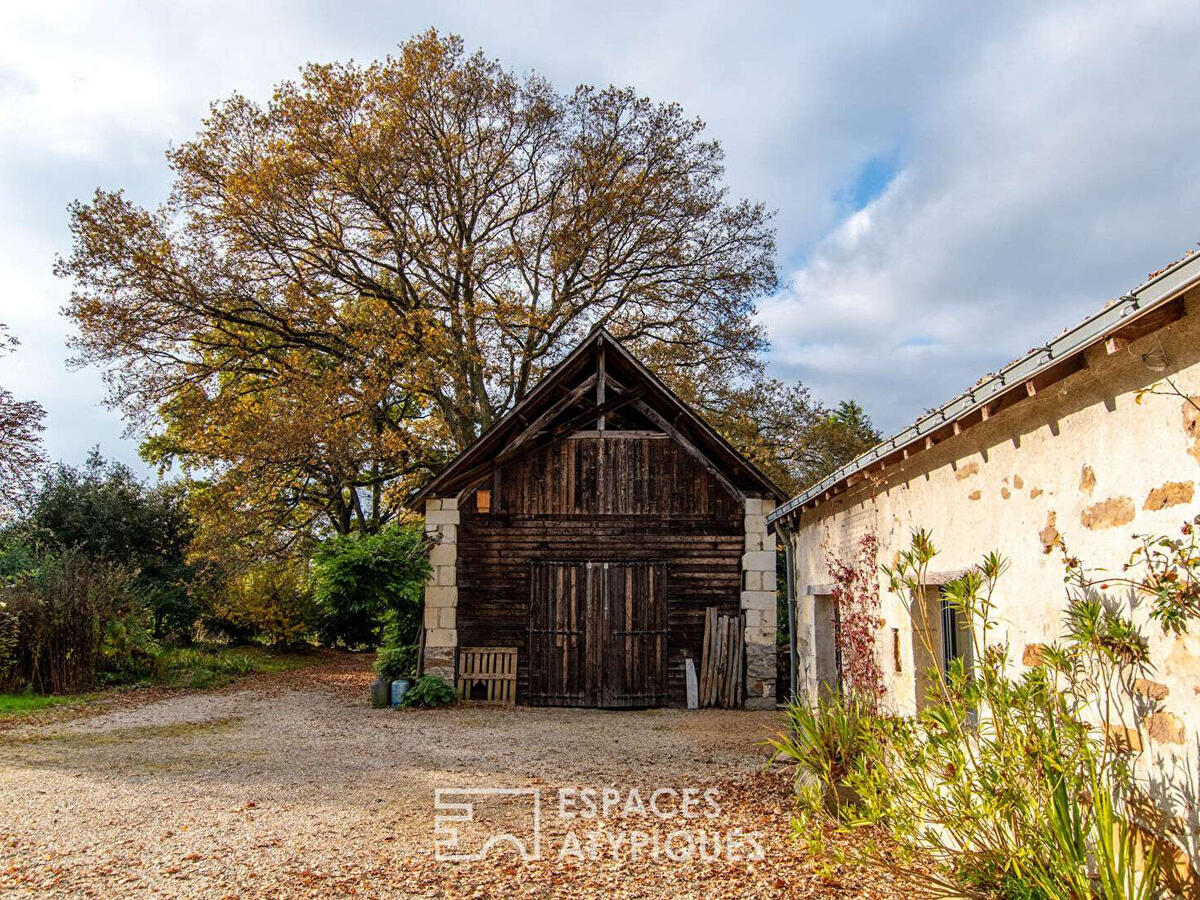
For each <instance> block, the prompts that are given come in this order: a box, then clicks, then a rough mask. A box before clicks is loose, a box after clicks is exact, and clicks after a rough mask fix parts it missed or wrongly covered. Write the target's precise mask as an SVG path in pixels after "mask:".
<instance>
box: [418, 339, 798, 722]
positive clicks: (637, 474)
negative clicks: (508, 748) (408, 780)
mask: <svg viewBox="0 0 1200 900" xmlns="http://www.w3.org/2000/svg"><path fill="white" fill-rule="evenodd" d="M480 491H482V492H484V493H482V494H481V493H479V492H480ZM751 497H759V498H772V499H781V498H782V497H783V494H782V492H780V491H779V489H778V488H776V487H775V486H774V485H773V484H771V482H770V481H769V479H767V478H766V477H765V476H764V475H762V473H761V472H759V471H758V470H757V469H755V468H754V467H753V466H752V465H751V464H750V463H748V462H747V461H746V460H745V459H744V458H743V457H741V456H740V455H739V454H738V453H737V452H736V451H735V450H733V448H732V447H730V446H729V445H728V444H727V443H726V442H725V441H724V440H723V439H722V438H720V437H719V436H718V435H717V434H716V433H715V432H713V431H712V430H711V429H710V428H708V426H707V425H705V424H704V422H703V421H702V420H701V419H700V418H699V417H698V416H696V415H695V414H694V413H693V412H692V411H691V410H689V409H688V407H687V406H686V405H685V404H684V403H683V402H682V401H681V400H679V398H678V397H676V396H675V395H674V394H673V393H671V392H670V390H669V389H668V388H667V387H666V386H665V385H663V384H662V382H661V381H659V380H658V379H657V378H656V377H655V376H654V375H653V373H651V372H650V371H649V370H648V369H646V367H645V366H643V365H642V364H641V363H640V362H638V361H637V360H636V359H635V358H634V357H633V356H632V355H631V354H630V353H629V352H628V351H627V350H626V349H625V348H624V347H623V346H622V345H621V344H620V342H618V341H616V340H615V339H614V338H613V337H612V336H611V335H609V334H608V333H607V332H604V331H602V330H601V331H596V332H593V333H592V334H591V335H589V337H588V338H587V339H586V340H585V341H584V342H583V343H582V344H581V345H580V346H579V347H577V348H576V349H575V350H574V351H572V353H571V354H569V355H568V356H567V358H566V359H565V360H564V361H563V362H561V363H560V364H559V365H558V366H557V367H556V368H555V369H554V370H553V371H552V372H551V373H550V374H549V375H548V376H547V377H546V378H544V379H543V380H542V381H541V382H539V384H538V385H537V386H536V387H535V388H534V389H533V390H532V391H531V392H530V393H529V394H528V395H527V396H526V397H525V398H524V399H523V400H522V401H521V402H520V403H519V404H518V405H517V406H516V407H515V408H514V409H513V410H511V411H510V412H509V413H508V414H506V415H505V416H504V417H503V418H501V420H500V421H499V422H497V423H496V424H495V425H493V426H492V428H491V429H489V430H488V431H487V432H486V433H485V434H484V435H483V436H481V437H480V438H479V439H478V440H477V441H475V443H474V444H472V445H471V446H470V447H468V448H467V449H466V450H465V451H463V453H461V454H459V456H458V457H456V458H455V459H454V460H453V461H452V462H451V463H450V464H449V465H448V466H447V467H446V468H445V469H444V470H443V471H442V472H441V473H439V474H438V476H437V477H436V478H435V479H434V481H433V482H432V483H431V484H430V485H429V486H428V487H427V488H426V489H425V490H424V491H422V492H421V493H420V494H418V495H417V497H416V502H418V503H421V502H424V500H425V499H430V500H432V499H436V498H447V499H449V498H453V500H454V501H455V502H454V503H453V504H452V505H451V506H449V507H448V508H442V507H439V506H435V507H433V508H434V509H437V510H439V512H438V515H439V518H438V520H436V521H437V522H438V524H437V525H436V526H435V528H436V529H441V530H440V531H439V532H438V533H439V537H440V539H441V540H442V542H443V543H449V542H453V545H454V546H453V550H452V552H453V556H452V557H451V554H450V553H448V552H447V551H445V550H442V551H441V553H440V555H441V556H442V558H443V559H446V558H452V559H453V565H454V568H453V570H452V571H447V570H446V569H445V568H443V569H442V571H441V572H440V573H439V575H438V577H439V578H440V579H441V580H439V581H438V582H437V585H438V586H437V588H436V590H437V594H436V595H435V596H437V597H438V599H439V603H441V604H442V607H443V608H445V607H446V606H448V605H452V615H447V614H446V613H439V617H438V626H439V627H438V628H437V629H436V634H435V637H436V641H437V643H436V646H437V647H438V648H444V647H446V646H447V645H450V644H453V645H456V646H457V647H458V648H459V650H458V657H457V665H458V674H459V676H460V678H459V684H460V688H459V690H460V693H461V692H463V691H464V690H465V691H466V693H467V695H469V694H470V693H471V688H470V686H469V685H470V682H471V680H472V679H474V682H475V691H476V693H479V692H480V690H481V689H480V687H479V686H480V685H481V684H483V683H485V681H486V679H484V678H483V677H482V673H483V669H482V668H481V666H482V667H485V668H486V667H488V666H492V665H508V664H509V662H510V661H511V660H512V659H513V658H514V657H515V673H514V674H515V680H513V681H512V682H511V683H512V684H513V685H514V686H515V699H516V702H517V703H528V704H535V705H564V706H606V707H647V706H663V705H671V706H685V705H686V703H687V684H686V675H685V666H684V660H685V659H689V658H690V659H692V660H698V659H701V657H702V655H704V656H705V658H706V659H707V658H708V656H709V655H711V656H712V657H713V658H714V659H715V657H716V655H718V654H719V655H720V656H721V658H722V659H723V660H725V661H726V664H725V665H724V667H723V668H722V670H721V673H720V677H721V679H723V681H722V680H719V679H718V677H717V675H716V673H710V672H709V669H710V666H708V665H706V664H705V663H704V662H703V661H701V666H700V670H701V673H702V674H703V676H704V682H703V684H702V685H701V686H700V687H701V700H702V702H708V703H712V702H717V697H718V695H719V696H720V697H722V698H724V700H723V702H725V703H733V702H735V701H736V698H737V697H738V696H740V694H741V692H742V690H743V685H744V679H743V678H742V675H741V673H740V672H734V671H733V667H735V666H738V665H741V664H742V663H741V661H742V660H743V659H744V657H743V655H742V654H741V653H740V648H734V647H732V644H733V643H740V642H741V641H742V640H743V633H744V632H743V629H742V628H741V626H740V624H735V625H734V626H733V627H731V623H740V622H741V604H742V601H743V599H744V598H743V597H742V593H741V592H742V566H743V555H744V554H746V553H747V546H748V544H747V537H746V535H747V526H746V516H747V509H748V507H747V503H746V501H747V499H748V498H751ZM477 500H478V502H477ZM447 509H449V510H452V511H450V512H447V511H446V510H447ZM753 549H754V550H755V551H759V552H761V549H762V548H761V545H757V546H755V547H754V548H753ZM448 598H452V599H448ZM708 610H711V613H709V612H706V611H708ZM447 612H449V611H447ZM718 627H720V628H721V629H723V630H722V631H721V638H722V640H721V643H720V644H718V643H717V634H716V631H717V629H718ZM497 647H502V648H511V649H512V650H513V651H514V654H513V655H512V656H507V655H501V656H500V657H495V656H488V655H487V654H483V655H481V654H480V653H479V652H478V651H479V650H480V648H497ZM437 652H444V651H440V650H439V651H437ZM439 660H444V657H439ZM439 665H443V666H444V662H439ZM487 683H489V684H490V683H491V682H487ZM498 683H499V682H498ZM504 683H509V682H504ZM497 690H504V688H497Z"/></svg>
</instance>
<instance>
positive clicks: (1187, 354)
mask: <svg viewBox="0 0 1200 900" xmlns="http://www.w3.org/2000/svg"><path fill="white" fill-rule="evenodd" d="M1198 306H1200V302H1198V300H1197V299H1196V298H1189V300H1188V303H1187V309H1188V314H1187V315H1186V316H1185V317H1184V318H1182V319H1180V320H1178V321H1177V322H1175V323H1173V324H1172V325H1169V326H1167V327H1166V328H1164V329H1161V330H1159V331H1157V332H1155V333H1153V334H1151V335H1148V336H1146V337H1144V338H1142V339H1140V340H1138V341H1135V342H1133V343H1132V344H1130V345H1129V346H1128V347H1127V348H1125V349H1123V350H1120V351H1118V352H1117V353H1115V354H1113V355H1108V354H1107V353H1106V352H1105V348H1104V347H1103V346H1101V347H1097V348H1095V349H1094V350H1092V351H1091V352H1089V355H1088V367H1087V368H1086V369H1084V370H1083V371H1080V372H1078V373H1076V374H1074V375H1071V376H1070V377H1068V378H1067V379H1065V380H1063V381H1061V382H1059V383H1058V384H1055V385H1052V386H1050V387H1048V388H1046V389H1045V390H1043V391H1041V392H1039V393H1038V394H1037V395H1036V396H1034V397H1029V398H1027V399H1023V400H1021V401H1020V402H1019V403H1017V404H1016V405H1014V406H1012V407H1010V408H1008V409H1005V410H1002V411H1000V412H999V413H997V414H996V415H995V416H993V417H992V418H990V419H989V420H988V421H986V422H983V423H980V424H976V425H973V426H971V427H970V428H968V429H965V430H964V431H963V432H962V433H961V434H959V435H958V436H955V437H952V438H949V439H947V440H946V441H944V442H942V443H940V444H938V445H936V446H934V447H933V448H931V449H929V450H925V451H923V452H921V453H918V454H916V455H914V456H913V457H911V458H910V459H908V460H906V461H904V462H902V463H900V464H898V465H897V466H895V467H891V468H888V469H887V470H886V471H885V474H883V475H882V476H880V475H875V476H873V477H874V478H875V479H877V481H875V482H870V481H866V482H863V483H860V484H858V485H855V486H854V487H852V488H850V489H848V490H847V491H846V492H845V493H844V494H840V495H838V496H835V497H834V498H832V499H831V500H829V501H827V502H824V503H821V504H818V505H817V506H816V507H815V509H811V510H808V511H806V512H805V513H804V514H803V515H802V516H801V517H800V519H799V520H798V522H796V523H795V528H796V537H795V541H794V546H795V551H796V552H795V566H796V572H795V577H796V590H797V595H798V597H799V602H798V604H797V605H798V608H799V610H800V612H801V616H802V619H806V621H802V622H801V623H800V628H799V629H798V637H799V638H800V641H801V643H802V644H805V645H806V646H805V649H804V652H805V654H806V656H807V657H808V658H807V659H806V660H804V661H803V662H802V665H801V671H802V672H804V671H805V670H806V668H807V669H808V670H809V671H811V668H812V659H813V656H814V651H813V648H812V644H811V642H812V621H811V610H812V607H813V603H812V594H814V593H817V592H818V591H814V587H819V586H823V585H827V584H828V582H830V580H831V578H830V576H829V572H828V569H827V567H826V561H825V560H826V553H825V547H830V548H832V549H833V550H834V552H836V553H838V554H840V555H841V556H843V557H849V556H850V554H851V552H852V549H853V545H854V543H855V541H856V540H858V539H859V538H860V537H861V536H862V535H863V534H865V533H868V532H871V531H873V532H874V533H875V534H876V535H877V536H878V538H879V543H880V548H879V562H880V563H881V564H883V563H887V564H890V563H892V562H893V561H894V559H895V556H896V554H897V553H898V552H899V551H900V550H902V549H904V548H905V547H906V546H907V545H908V542H909V537H910V534H911V532H912V530H913V529H914V528H918V527H923V528H927V529H930V530H931V531H932V533H933V539H934V542H935V544H936V546H937V547H938V548H939V550H940V551H941V552H940V553H939V555H938V557H937V559H936V560H935V562H934V565H933V567H932V568H933V569H934V570H940V571H951V570H957V569H963V568H966V567H969V566H971V565H973V564H974V563H976V562H977V561H978V560H979V558H980V557H981V556H982V555H983V554H984V553H986V552H988V551H990V550H998V551H1000V552H1001V553H1003V554H1004V555H1005V556H1006V557H1008V559H1009V560H1010V561H1011V564H1012V565H1011V569H1010V570H1009V571H1008V573H1007V574H1006V575H1005V576H1004V577H1003V579H1002V581H1001V583H1000V586H999V591H998V593H997V601H998V609H999V615H1000V619H1001V622H1002V625H1003V628H1004V630H1005V631H1006V633H1007V637H1008V639H1009V641H1010V644H1011V651H1012V656H1013V657H1014V658H1015V660H1016V662H1017V664H1018V665H1020V664H1021V663H1020V660H1021V657H1022V655H1023V652H1024V648H1025V647H1026V646H1027V645H1030V644H1040V643H1044V642H1048V641H1050V640H1053V639H1054V638H1055V637H1056V636H1058V635H1059V634H1060V631H1061V614H1062V608H1063V598H1064V586H1063V573H1064V569H1063V564H1062V554H1061V553H1059V552H1057V550H1055V551H1054V552H1051V553H1046V552H1044V547H1043V537H1042V533H1043V531H1044V530H1045V529H1046V528H1047V525H1048V524H1049V523H1051V522H1052V525H1053V528H1054V529H1056V530H1057V532H1059V533H1061V535H1062V538H1063V540H1064V541H1065V542H1066V545H1067V546H1068V547H1069V548H1070V551H1071V553H1072V554H1073V555H1075V556H1078V557H1079V558H1080V559H1081V560H1083V561H1084V563H1085V564H1086V565H1088V566H1089V567H1092V568H1095V567H1106V568H1108V569H1109V570H1116V571H1119V569H1120V567H1121V565H1122V564H1123V563H1124V562H1126V561H1127V560H1128V558H1129V554H1130V552H1131V550H1132V549H1133V546H1134V542H1133V540H1132V537H1131V536H1132V535H1134V534H1135V533H1143V534H1144V533H1155V534H1158V533H1171V534H1178V531H1179V527H1180V525H1181V524H1182V523H1183V522H1184V521H1185V520H1189V519H1191V518H1192V517H1194V516H1195V515H1196V514H1197V513H1198V512H1200V503H1198V502H1197V500H1198V498H1200V424H1197V422H1198V420H1200V416H1197V415H1196V414H1195V411H1194V410H1193V409H1191V408H1190V407H1189V406H1188V405H1187V404H1186V403H1185V401H1183V400H1182V399H1180V398H1179V397H1167V396H1147V397H1145V398H1144V399H1143V401H1142V403H1141V404H1138V403H1136V402H1135V395H1136V392H1137V390H1138V389H1139V388H1144V387H1146V386H1148V385H1150V384H1152V383H1154V382H1156V381H1159V380H1160V379H1162V378H1163V377H1164V376H1168V377H1170V378H1171V379H1172V380H1173V381H1174V382H1175V383H1176V385H1177V386H1178V387H1179V388H1181V389H1182V390H1184V391H1185V392H1186V393H1188V394H1191V395H1193V396H1196V395H1200V317H1198V316H1197V314H1196V310H1197V307H1198ZM1143 355H1148V356H1146V358H1145V359H1143ZM1163 365H1165V370H1164V371H1155V368H1156V367H1160V366H1163ZM1198 399H1200V398H1198ZM1085 467H1087V468H1088V470H1090V472H1091V475H1090V476H1089V475H1086V474H1085V471H1084V470H1085ZM1093 478H1094V484H1090V482H1091V481H1092V479H1093ZM1169 483H1174V484H1176V485H1177V487H1175V488H1173V489H1172V492H1173V497H1172V499H1173V500H1174V501H1177V502H1176V503H1175V505H1171V506H1167V507H1165V508H1162V509H1153V508H1147V507H1148V506H1150V507H1153V506H1154V505H1155V504H1154V502H1153V501H1152V499H1151V492H1152V491H1155V490H1156V489H1161V488H1162V487H1163V486H1164V485H1165V484H1169ZM1148 500H1150V501H1151V502H1149V503H1148ZM1108 501H1111V502H1108ZM1106 502H1108V505H1107V507H1106V506H1100V504H1105V503H1106ZM1106 509H1108V510H1110V511H1111V510H1112V509H1118V510H1123V511H1124V512H1125V514H1126V515H1130V514H1131V515H1132V519H1131V521H1128V522H1124V523H1121V524H1110V523H1109V521H1108V520H1109V519H1111V518H1112V516H1111V515H1109V516H1107V517H1106V516H1104V515H1102V513H1103V512H1104V511H1105V510H1106ZM1051 517H1053V520H1051ZM1089 523H1090V524H1089ZM1046 536H1051V534H1050V533H1049V532H1046ZM880 598H881V601H882V618H883V624H882V625H881V627H880V629H879V639H878V642H877V646H878V651H879V656H880V665H881V666H882V667H883V671H884V673H885V679H886V680H887V682H888V697H887V702H888V703H889V705H890V706H892V707H893V708H894V709H895V710H896V711H897V712H902V713H908V712H912V711H913V709H914V706H915V696H914V678H913V648H912V640H911V636H912V629H911V620H910V618H909V615H908V612H907V611H906V609H905V602H904V600H903V598H900V597H897V596H895V595H891V594H889V592H888V586H887V584H886V583H885V582H884V581H883V579H882V577H881V579H880ZM892 628H899V630H900V636H901V662H902V669H903V672H902V674H900V675H896V674H895V663H894V660H893V658H892V646H891V634H892V632H891V629H892ZM1146 633H1147V635H1148V636H1149V638H1150V645H1151V655H1152V658H1153V659H1154V660H1155V662H1156V665H1157V674H1156V675H1154V676H1153V680H1154V681H1156V682H1159V683H1161V684H1162V685H1165V687H1166V689H1167V694H1166V696H1165V697H1164V698H1163V699H1162V700H1161V702H1160V703H1159V706H1160V708H1161V709H1162V710H1163V711H1165V712H1166V713H1168V714H1169V715H1170V716H1173V717H1177V720H1182V722H1183V724H1184V725H1185V726H1186V730H1187V733H1186V737H1185V738H1184V740H1183V742H1182V743H1175V742H1173V741H1163V742H1156V743H1155V744H1154V746H1153V751H1154V753H1155V754H1160V753H1161V754H1164V755H1165V758H1164V759H1163V760H1162V764H1163V765H1164V766H1166V767H1167V768H1168V769H1171V770H1172V771H1173V772H1174V775H1175V777H1185V778H1190V780H1191V783H1192V784H1193V785H1194V784H1196V783H1200V775H1197V774H1196V773H1197V772H1200V760H1198V759H1197V755H1198V753H1200V622H1197V623H1194V624H1193V627H1192V634H1190V635H1188V636H1185V637H1181V638H1174V637H1167V636H1164V634H1163V632H1162V629H1161V627H1160V626H1158V625H1157V624H1156V623H1153V622H1151V623H1148V624H1147V625H1146ZM1164 721H1165V722H1166V724H1171V722H1172V721H1173V720H1171V719H1167V720H1164ZM1185 762H1186V764H1187V765H1189V766H1190V775H1188V774H1186V773H1185V770H1184V769H1182V768H1181V767H1182V766H1183V765H1184V764H1185ZM1192 825H1193V827H1196V826H1198V825H1200V823H1192Z"/></svg>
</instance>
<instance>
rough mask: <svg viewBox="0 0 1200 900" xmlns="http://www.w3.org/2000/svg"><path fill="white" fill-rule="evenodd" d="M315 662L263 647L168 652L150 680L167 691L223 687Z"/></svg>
mask: <svg viewBox="0 0 1200 900" xmlns="http://www.w3.org/2000/svg"><path fill="white" fill-rule="evenodd" d="M315 659H316V658H315V657H314V656H312V655H311V654H304V653H280V652H275V651H271V650H267V649H265V648H263V647H237V648H225V647H221V648H213V647H183V648H178V649H167V650H163V651H162V652H161V653H160V654H159V655H158V656H157V657H156V658H155V660H154V663H153V665H152V671H151V676H150V679H149V680H150V681H151V682H152V683H154V684H158V685H163V686H166V687H184V688H213V687H221V686H222V685H226V684H229V683H230V682H233V681H236V680H237V679H239V678H245V677H246V676H247V675H255V674H259V673H268V672H287V671H291V670H292V669H299V668H302V667H304V666H307V665H311V664H312V663H313V662H314V661H315Z"/></svg>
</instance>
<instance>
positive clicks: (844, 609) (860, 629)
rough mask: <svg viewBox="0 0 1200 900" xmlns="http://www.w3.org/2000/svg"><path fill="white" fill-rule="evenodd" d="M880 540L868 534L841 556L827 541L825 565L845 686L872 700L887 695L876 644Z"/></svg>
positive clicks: (848, 689)
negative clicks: (843, 556)
mask: <svg viewBox="0 0 1200 900" xmlns="http://www.w3.org/2000/svg"><path fill="white" fill-rule="evenodd" d="M878 554H879V539H878V538H876V537H875V535H874V534H865V535H863V536H862V537H861V538H859V540H858V541H857V543H855V545H854V549H853V552H852V554H851V556H850V558H849V559H842V558H840V557H839V556H838V555H837V554H835V553H834V552H833V551H832V550H831V548H830V547H829V542H828V540H826V543H825V564H826V566H827V567H828V569H829V576H830V578H832V579H833V597H832V599H833V604H834V608H835V609H836V611H837V619H836V621H835V635H836V640H837V646H838V652H839V658H840V660H841V677H842V686H843V687H844V688H845V689H846V690H847V691H850V692H853V693H855V694H857V695H858V696H860V697H862V698H865V699H867V700H870V701H876V700H878V699H879V698H880V697H882V696H883V694H884V687H883V669H882V668H881V667H880V665H879V656H878V654H877V653H876V649H875V645H876V640H877V635H878V632H879V625H880V618H879V578H878V571H879V570H878V567H877V565H876V560H877V557H878Z"/></svg>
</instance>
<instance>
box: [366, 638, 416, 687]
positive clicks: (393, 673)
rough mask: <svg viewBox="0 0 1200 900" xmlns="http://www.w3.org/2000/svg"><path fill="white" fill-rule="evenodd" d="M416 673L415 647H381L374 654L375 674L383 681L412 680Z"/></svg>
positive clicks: (407, 645)
mask: <svg viewBox="0 0 1200 900" xmlns="http://www.w3.org/2000/svg"><path fill="white" fill-rule="evenodd" d="M416 671H417V645H416V644H402V645H400V646H393V647H381V648H379V652H377V653H376V654H375V674H377V675H378V676H379V677H380V678H382V679H383V680H384V681H396V680H397V679H399V678H412V676H413V675H414V674H415V673H416Z"/></svg>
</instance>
